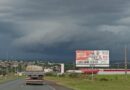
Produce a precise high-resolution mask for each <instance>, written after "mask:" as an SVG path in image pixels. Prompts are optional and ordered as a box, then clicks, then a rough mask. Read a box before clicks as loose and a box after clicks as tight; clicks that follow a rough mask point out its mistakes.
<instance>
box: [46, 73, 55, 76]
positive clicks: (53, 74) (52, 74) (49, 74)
mask: <svg viewBox="0 0 130 90" xmlns="http://www.w3.org/2000/svg"><path fill="white" fill-rule="evenodd" d="M45 75H46V76H57V75H56V73H53V72H49V73H46V74H45Z"/></svg>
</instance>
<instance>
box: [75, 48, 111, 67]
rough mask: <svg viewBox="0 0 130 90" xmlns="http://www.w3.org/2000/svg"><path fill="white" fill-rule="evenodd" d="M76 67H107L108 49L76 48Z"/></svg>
mask: <svg viewBox="0 0 130 90" xmlns="http://www.w3.org/2000/svg"><path fill="white" fill-rule="evenodd" d="M76 66H77V67H92V66H94V67H109V50H77V51H76Z"/></svg>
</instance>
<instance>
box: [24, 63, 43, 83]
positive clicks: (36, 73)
mask: <svg viewBox="0 0 130 90" xmlns="http://www.w3.org/2000/svg"><path fill="white" fill-rule="evenodd" d="M25 74H26V76H27V78H26V85H30V84H43V83H44V70H43V68H42V67H41V66H37V65H29V66H27V68H26V72H25Z"/></svg>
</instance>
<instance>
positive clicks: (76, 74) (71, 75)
mask: <svg viewBox="0 0 130 90" xmlns="http://www.w3.org/2000/svg"><path fill="white" fill-rule="evenodd" d="M68 76H69V77H71V78H79V77H80V76H81V74H78V73H70V74H69V75H68Z"/></svg>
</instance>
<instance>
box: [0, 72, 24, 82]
mask: <svg viewBox="0 0 130 90" xmlns="http://www.w3.org/2000/svg"><path fill="white" fill-rule="evenodd" d="M23 77H24V76H21V77H20V76H18V75H15V74H14V73H10V74H7V75H5V76H3V75H0V84H1V83H5V82H8V81H12V80H16V79H20V78H23Z"/></svg>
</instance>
